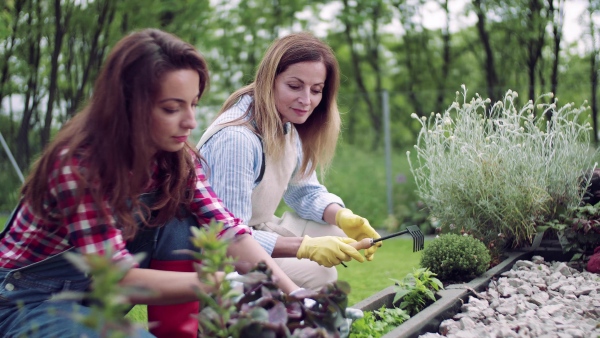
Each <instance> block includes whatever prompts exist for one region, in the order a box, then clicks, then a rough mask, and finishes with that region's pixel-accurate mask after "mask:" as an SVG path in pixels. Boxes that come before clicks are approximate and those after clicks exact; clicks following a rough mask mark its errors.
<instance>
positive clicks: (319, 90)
mask: <svg viewBox="0 0 600 338" xmlns="http://www.w3.org/2000/svg"><path fill="white" fill-rule="evenodd" d="M312 92H313V94H321V93H322V92H323V90H322V89H314V90H313V91H312Z"/></svg>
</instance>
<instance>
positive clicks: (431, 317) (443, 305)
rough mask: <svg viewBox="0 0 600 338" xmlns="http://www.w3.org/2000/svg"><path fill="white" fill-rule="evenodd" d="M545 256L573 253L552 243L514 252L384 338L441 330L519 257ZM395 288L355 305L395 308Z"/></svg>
mask: <svg viewBox="0 0 600 338" xmlns="http://www.w3.org/2000/svg"><path fill="white" fill-rule="evenodd" d="M536 255H538V256H542V257H544V259H545V260H546V261H568V260H569V259H570V256H568V255H565V254H563V253H562V250H561V249H560V247H557V246H555V245H549V246H544V247H540V248H537V249H535V250H524V251H513V252H508V253H507V254H506V256H507V258H506V259H505V260H503V261H502V262H501V263H500V264H498V265H496V266H495V267H494V268H492V269H490V270H488V271H486V272H485V273H484V274H483V275H481V276H479V277H477V278H475V279H473V280H472V281H470V282H469V283H463V284H451V285H448V286H446V288H445V290H440V291H438V292H437V293H436V298H437V301H436V302H434V303H433V304H431V305H429V306H428V307H427V308H425V309H423V310H422V311H421V312H419V313H418V314H416V315H414V316H413V317H411V318H410V319H409V320H407V321H406V322H404V323H403V324H402V325H400V326H398V327H397V328H396V329H394V330H392V331H390V332H388V333H387V334H385V335H384V336H383V338H397V337H398V338H400V337H401V338H416V337H418V336H419V335H421V334H425V333H427V332H438V328H439V325H440V323H441V322H442V321H443V320H445V319H449V318H452V317H453V316H454V315H456V314H457V313H458V312H459V311H460V308H461V306H462V305H463V303H464V302H466V301H467V300H468V297H469V295H472V290H474V291H476V292H481V291H484V290H486V289H487V287H488V285H489V282H490V280H491V279H492V278H494V277H497V276H499V275H500V274H501V273H503V272H505V271H507V270H510V269H511V268H512V266H513V265H514V264H515V263H516V262H517V261H518V260H530V259H531V257H533V256H536ZM395 294H396V292H395V287H394V286H393V285H392V286H389V287H387V288H385V289H384V290H382V291H380V292H378V293H376V294H374V295H372V296H370V297H368V298H367V299H364V300H362V301H360V302H358V303H356V304H354V305H352V307H353V308H358V309H361V310H363V311H373V310H378V309H380V308H381V307H382V306H385V307H388V308H390V307H392V306H393V304H392V302H393V300H394V296H395Z"/></svg>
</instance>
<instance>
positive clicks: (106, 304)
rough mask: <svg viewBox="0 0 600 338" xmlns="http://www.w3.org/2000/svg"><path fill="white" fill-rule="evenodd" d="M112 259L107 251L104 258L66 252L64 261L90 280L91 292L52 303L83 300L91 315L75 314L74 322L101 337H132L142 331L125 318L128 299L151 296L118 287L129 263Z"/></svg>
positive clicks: (70, 294)
mask: <svg viewBox="0 0 600 338" xmlns="http://www.w3.org/2000/svg"><path fill="white" fill-rule="evenodd" d="M112 256H113V255H112V254H111V252H110V250H107V251H106V254H105V255H80V254H75V253H71V252H66V253H65V258H66V259H67V260H69V261H70V262H71V263H72V264H73V265H74V266H75V267H76V268H77V269H79V270H80V271H81V272H84V273H88V274H90V275H91V276H92V277H93V278H92V285H91V290H90V291H89V292H73V291H66V292H62V293H60V294H58V295H56V296H55V297H54V298H53V299H57V300H59V299H71V300H84V299H85V300H86V301H87V302H88V303H89V304H90V308H91V312H90V313H89V314H88V315H81V314H78V313H74V314H73V316H74V319H75V320H77V321H78V322H80V323H82V324H83V325H85V326H86V327H89V328H90V329H93V330H95V331H96V332H98V333H99V336H100V337H106V338H108V337H110V338H121V337H122V338H125V337H133V336H135V331H136V330H140V329H143V327H142V326H141V325H140V324H136V323H133V322H132V321H131V320H129V319H128V318H127V317H125V314H126V313H127V311H129V309H130V308H131V304H130V303H129V297H131V296H149V295H150V292H149V291H148V290H145V289H142V288H139V287H133V286H126V287H123V286H120V285H119V284H118V283H119V281H120V280H121V279H122V278H123V276H125V274H126V273H127V271H129V269H130V268H131V264H132V262H125V261H124V262H119V263H115V262H113V261H112V259H111V257H112ZM134 258H135V260H136V261H138V262H139V261H141V260H142V259H143V254H138V255H136V256H135V257H134Z"/></svg>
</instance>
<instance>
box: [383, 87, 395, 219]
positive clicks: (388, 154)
mask: <svg viewBox="0 0 600 338" xmlns="http://www.w3.org/2000/svg"><path fill="white" fill-rule="evenodd" d="M381 105H382V108H383V133H384V142H385V172H386V180H387V184H386V187H387V188H386V190H387V202H388V215H393V214H394V207H393V201H392V141H391V138H390V107H389V104H388V92H387V90H384V91H383V92H382V93H381Z"/></svg>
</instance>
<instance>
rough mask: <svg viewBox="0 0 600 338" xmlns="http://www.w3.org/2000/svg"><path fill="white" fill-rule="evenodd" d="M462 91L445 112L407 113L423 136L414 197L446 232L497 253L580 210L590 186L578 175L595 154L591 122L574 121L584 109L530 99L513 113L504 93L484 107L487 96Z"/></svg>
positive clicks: (511, 101) (511, 97)
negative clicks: (460, 231) (453, 228)
mask: <svg viewBox="0 0 600 338" xmlns="http://www.w3.org/2000/svg"><path fill="white" fill-rule="evenodd" d="M462 88H463V92H462V103H459V96H460V95H461V93H459V92H457V99H456V101H455V102H454V103H453V104H452V105H451V106H450V107H449V108H448V109H447V110H446V111H445V112H444V113H443V114H435V115H433V114H432V116H431V117H430V118H426V117H418V116H416V115H414V114H413V117H414V118H416V119H417V120H418V121H419V122H420V124H421V131H420V133H419V136H418V139H417V143H416V145H415V149H416V152H417V156H416V161H415V163H413V162H410V167H411V171H412V173H413V175H414V177H415V182H416V184H417V190H418V192H419V195H420V198H421V199H422V200H423V201H424V202H425V204H426V205H427V207H428V208H429V210H430V211H431V213H432V215H434V216H435V217H437V218H438V219H439V221H440V223H441V225H442V226H443V227H444V229H445V230H447V229H448V227H449V226H450V225H451V224H458V225H460V226H461V227H462V228H464V230H465V231H466V232H468V233H471V234H473V235H474V236H475V237H476V238H480V239H481V240H483V241H484V243H486V245H488V244H491V243H494V244H493V245H494V246H495V247H496V248H500V249H504V247H505V243H502V242H503V241H506V245H507V246H512V247H519V246H522V245H524V244H527V243H531V240H532V239H533V236H534V235H535V234H536V226H537V225H539V224H544V221H547V220H551V219H554V218H556V216H557V215H558V214H559V213H560V212H562V211H564V210H567V209H569V208H574V207H576V206H578V205H579V204H580V202H581V200H582V195H583V193H584V190H585V189H582V187H585V186H587V185H588V184H589V181H586V182H582V177H581V173H582V172H583V171H585V170H587V169H588V168H591V167H593V165H592V163H591V162H592V158H593V157H594V156H593V149H592V147H591V144H590V130H591V127H590V124H589V123H587V122H586V123H582V122H580V119H581V118H580V115H581V113H583V112H584V111H585V110H586V109H587V107H585V106H580V107H575V106H574V105H573V104H566V105H564V106H563V107H561V108H558V107H557V105H556V101H554V102H552V103H540V104H537V105H536V104H534V102H532V101H528V102H527V103H526V104H525V105H524V106H523V107H522V108H517V106H516V103H515V101H516V100H517V97H518V95H517V93H516V92H513V91H510V90H509V91H508V92H507V93H506V95H505V97H504V99H503V101H499V102H496V103H494V104H493V105H491V107H488V105H489V104H490V103H491V102H490V100H489V99H483V98H481V97H480V96H479V94H475V97H474V98H473V99H471V101H468V100H467V89H466V87H465V86H464V85H463V86H462ZM551 96H552V95H550V94H547V95H544V96H542V97H540V99H539V101H543V100H546V99H548V98H550V97H551ZM542 116H543V117H542ZM546 116H551V119H550V120H546V118H545V117H546ZM409 155H410V153H409ZM408 158H409V161H410V156H409V157H408ZM499 234H501V236H500V238H503V239H504V240H503V241H500V240H499V236H498V235H499Z"/></svg>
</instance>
